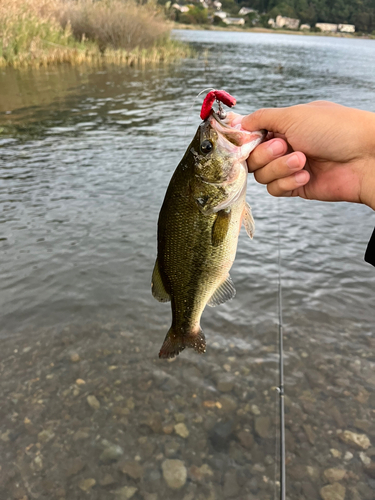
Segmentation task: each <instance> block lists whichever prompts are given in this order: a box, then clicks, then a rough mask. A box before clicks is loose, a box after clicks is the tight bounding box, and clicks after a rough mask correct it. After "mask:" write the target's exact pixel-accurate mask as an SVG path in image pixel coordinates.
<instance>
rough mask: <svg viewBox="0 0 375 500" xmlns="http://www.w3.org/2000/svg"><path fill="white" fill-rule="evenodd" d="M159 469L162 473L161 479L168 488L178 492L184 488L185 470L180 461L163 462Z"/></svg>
mask: <svg viewBox="0 0 375 500" xmlns="http://www.w3.org/2000/svg"><path fill="white" fill-rule="evenodd" d="M161 468H162V471H163V478H164V480H165V482H166V483H167V485H168V486H169V487H170V488H172V489H173V490H178V489H180V488H182V487H183V486H184V484H185V483H186V478H187V470H186V467H185V465H184V463H183V462H182V461H181V460H177V459H167V460H164V462H163V463H162V465H161Z"/></svg>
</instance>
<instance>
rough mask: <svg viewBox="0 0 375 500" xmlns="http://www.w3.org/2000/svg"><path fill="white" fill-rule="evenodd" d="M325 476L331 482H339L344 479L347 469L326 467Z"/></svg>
mask: <svg viewBox="0 0 375 500" xmlns="http://www.w3.org/2000/svg"><path fill="white" fill-rule="evenodd" d="M323 474H324V477H325V479H326V480H327V481H328V482H329V483H337V482H338V481H341V480H342V479H344V477H345V475H346V470H345V469H335V468H332V469H326V470H325V471H324V473H323Z"/></svg>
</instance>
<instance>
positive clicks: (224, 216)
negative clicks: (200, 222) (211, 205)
mask: <svg viewBox="0 0 375 500" xmlns="http://www.w3.org/2000/svg"><path fill="white" fill-rule="evenodd" d="M230 217H231V212H230V210H228V211H226V210H220V212H218V213H217V216H216V220H215V222H214V225H213V227H212V245H213V246H214V247H217V246H219V245H220V243H222V242H223V241H224V239H225V237H226V235H227V233H228V229H229V223H230Z"/></svg>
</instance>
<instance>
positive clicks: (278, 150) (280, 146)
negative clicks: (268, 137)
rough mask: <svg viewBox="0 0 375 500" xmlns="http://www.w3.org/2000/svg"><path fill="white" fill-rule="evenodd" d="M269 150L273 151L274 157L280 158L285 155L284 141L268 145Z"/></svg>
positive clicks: (272, 142)
mask: <svg viewBox="0 0 375 500" xmlns="http://www.w3.org/2000/svg"><path fill="white" fill-rule="evenodd" d="M268 149H269V150H270V151H271V153H272V154H273V156H278V155H281V154H282V153H284V151H285V144H284V143H283V142H282V141H271V142H270V143H269V145H268Z"/></svg>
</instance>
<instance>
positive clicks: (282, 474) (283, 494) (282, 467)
mask: <svg viewBox="0 0 375 500" xmlns="http://www.w3.org/2000/svg"><path fill="white" fill-rule="evenodd" d="M277 201H278V223H277V225H278V231H277V232H278V259H277V260H278V316H279V387H278V388H277V390H278V393H279V412H280V500H285V498H286V474H285V398H284V339H283V304H282V286H281V242H280V239H281V236H280V198H279V199H278V200H277Z"/></svg>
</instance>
